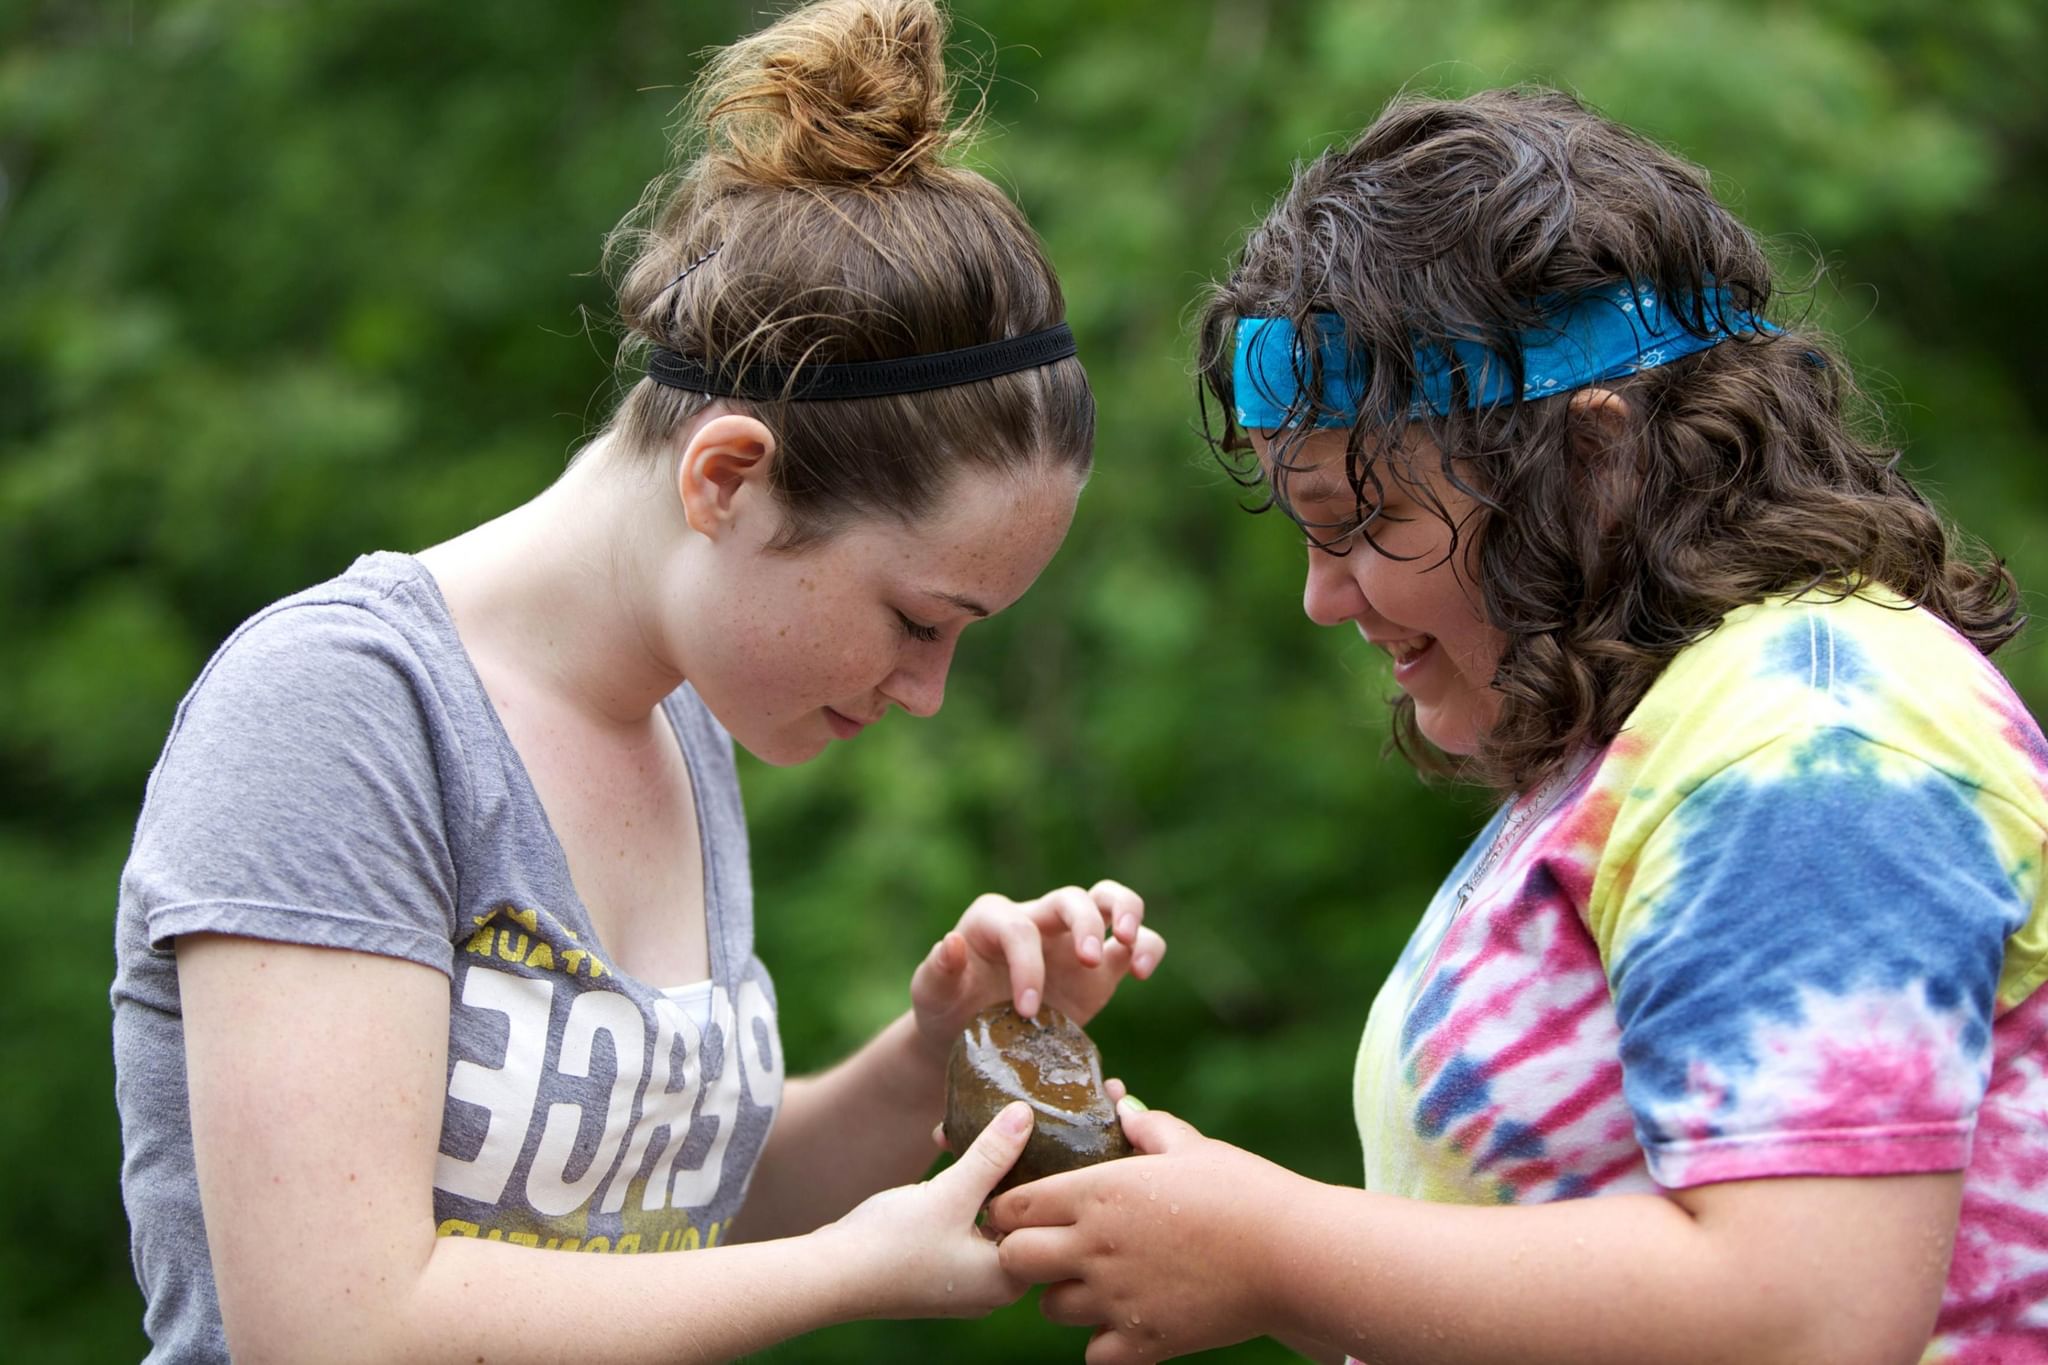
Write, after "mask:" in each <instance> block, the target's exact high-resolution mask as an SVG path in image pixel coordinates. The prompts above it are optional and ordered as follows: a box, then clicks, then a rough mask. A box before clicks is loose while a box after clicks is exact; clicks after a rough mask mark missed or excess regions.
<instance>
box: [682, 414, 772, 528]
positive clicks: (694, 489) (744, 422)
mask: <svg viewBox="0 0 2048 1365" xmlns="http://www.w3.org/2000/svg"><path fill="white" fill-rule="evenodd" d="M774 459H775V433H774V432H772V431H770V430H769V429H768V427H767V424H766V423H764V422H762V421H761V420H760V419H759V418H757V417H750V416H748V415H746V414H745V413H738V412H722V413H719V414H717V415H716V416H714V417H711V418H708V419H706V420H705V421H703V422H701V423H699V424H698V426H697V428H696V430H694V431H692V432H691V433H690V435H689V438H688V439H687V440H686V441H684V443H683V452H682V456H681V458H679V459H678V460H677V461H676V496H677V497H678V498H679V499H680V500H681V502H682V505H683V519H684V520H686V521H688V522H689V523H690V529H691V530H693V531H696V532H698V533H699V534H700V535H705V536H709V537H711V538H712V539H714V540H715V539H717V538H718V537H719V536H721V535H723V534H725V533H726V532H727V531H730V530H731V529H732V528H733V527H735V526H737V525H738V524H739V518H740V514H741V512H742V510H743V509H745V508H747V507H749V506H763V505H765V504H763V503H761V502H760V501H759V499H761V498H763V497H765V496H766V495H767V494H768V471H769V468H770V466H771V465H772V464H773V462H774Z"/></svg>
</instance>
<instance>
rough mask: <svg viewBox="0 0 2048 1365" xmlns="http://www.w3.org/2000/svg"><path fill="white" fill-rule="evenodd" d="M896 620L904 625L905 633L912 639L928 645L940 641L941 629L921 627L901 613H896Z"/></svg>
mask: <svg viewBox="0 0 2048 1365" xmlns="http://www.w3.org/2000/svg"><path fill="white" fill-rule="evenodd" d="M896 619H897V620H899V621H901V622H902V623H903V630H904V633H905V634H907V635H908V636H910V638H911V639H913V640H921V641H923V642H924V643H925V644H928V645H929V644H934V643H936V642H937V641H938V638H939V628H938V627H937V626H927V625H921V624H919V623H918V622H916V621H913V620H911V619H910V618H909V617H908V616H905V615H904V614H903V613H902V612H900V611H899V612H897V613H896Z"/></svg>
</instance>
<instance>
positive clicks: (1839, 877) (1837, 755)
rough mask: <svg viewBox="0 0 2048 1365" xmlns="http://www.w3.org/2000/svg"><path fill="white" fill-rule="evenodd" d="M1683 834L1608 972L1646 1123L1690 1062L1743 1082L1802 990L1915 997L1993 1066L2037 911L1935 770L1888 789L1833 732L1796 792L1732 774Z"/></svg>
mask: <svg viewBox="0 0 2048 1365" xmlns="http://www.w3.org/2000/svg"><path fill="white" fill-rule="evenodd" d="M1837 657H1838V659H1839V655H1838V656H1837ZM1672 818H1673V819H1675V820H1677V821H1679V825H1678V828H1677V830H1676V834H1675V837H1676V838H1677V840H1678V847H1677V856H1678V863H1679V871H1678V874H1677V875H1676V877H1674V878H1673V880H1672V884H1671V885H1670V887H1669V888H1668V889H1667V891H1666V893H1665V895H1664V896H1663V897H1662V899H1661V901H1660V903H1659V904H1658V905H1656V906H1655V907H1653V908H1652V910H1651V912H1650V921H1649V923H1648V924H1647V925H1646V926H1645V927H1644V928H1643V929H1642V930H1641V931H1639V933H1638V934H1637V936H1636V937H1635V939H1634V941H1633V942H1632V943H1631V944H1630V945H1629V947H1628V949H1627V951H1626V952H1625V953H1624V954H1623V956H1622V958H1621V960H1620V961H1619V962H1618V963H1617V964H1616V966H1615V969H1614V973H1613V980H1614V987H1615V1009H1616V1013H1617V1016H1618V1017H1619V1020H1620V1023H1621V1028H1622V1063H1623V1068H1624V1087H1625V1089H1626V1091H1627V1093H1628V1096H1629V1100H1630V1103H1631V1105H1632V1107H1633V1108H1634V1109H1635V1111H1636V1113H1637V1115H1638V1116H1639V1117H1645V1116H1647V1115H1648V1114H1649V1113H1650V1112H1652V1107H1653V1105H1654V1104H1655V1102H1656V1101H1659V1100H1664V1099H1671V1098H1676V1097H1678V1096H1680V1095H1682V1094H1683V1093H1684V1092H1685V1091H1686V1089H1687V1077H1688V1072H1689V1071H1690V1069H1691V1067H1692V1066H1693V1064H1694V1063H1696V1062H1708V1063H1711V1064H1713V1065H1714V1066H1716V1067H1717V1068H1719V1070H1720V1072H1721V1074H1723V1075H1724V1076H1728V1077H1730V1078H1731V1079H1733V1080H1735V1081H1736V1082H1737V1083H1739V1082H1740V1079H1741V1078H1742V1077H1743V1076H1745V1075H1747V1074H1748V1073H1749V1072H1751V1071H1752V1070H1753V1068H1754V1065H1755V1058H1753V1057H1752V1056H1751V1055H1750V1052H1749V1040H1750V1038H1751V1036H1752V1033H1753V1030H1754V1028H1755V1026H1756V1023H1757V1022H1758V1018H1759V1016H1762V1017H1765V1018H1770V1019H1777V1020H1783V1021H1787V1022H1795V1023H1796V1022H1798V1020H1799V1018H1800V1011H1799V993H1800V991H1801V990H1802V989H1809V990H1811V989H1820V990H1826V991H1830V992H1834V993H1836V994H1846V993H1847V992H1849V991H1851V990H1854V989H1857V988H1859V987H1872V986H1876V987H1881V988H1884V989H1889V990H1897V991H1907V990H1910V989H1911V988H1912V987H1914V986H1915V985H1918V986H1919V987H1920V988H1921V989H1922V990H1923V991H1924V993H1925V997H1926V999H1927V1000H1928V1001H1929V1002H1930V1003H1931V1004H1933V1005H1935V1006H1936V1007H1938V1008H1945V1009H1949V1010H1951V1011H1955V1012H1957V1013H1959V1014H1961V1015H1962V1016H1963V1019H1962V1024H1963V1028H1962V1030H1961V1042H1962V1045H1963V1046H1964V1048H1966V1049H1967V1050H1968V1052H1969V1053H1971V1054H1972V1055H1981V1054H1982V1052H1983V1049H1984V1048H1985V1046H1986V1044H1987V1043H1988V1042H1989V1039H1990V1028H1991V1014H1992V1009H1993V1003H1994V994H1995V991H1996V988H1997V984H1998V974H1999V969H2000V966H2001V961H2002V957H2003V952H2004V944H2005V939H2006V937H2007V936H2008V935H2009V934H2011V933H2012V932H2013V931H2014V930H2016V929H2017V928H2018V927H2019V926H2020V924H2021V923H2023V922H2024V920H2025V918H2026V914H2027V910H2028V907H2027V905H2026V903H2025V902H2024V901H2022V900H2021V898H2020V897H2019V895H2018V894H2017V893H2016V891H2015V888H2014V886H2013V882H2012V879H2011V877H2010V876H2009V875H2008V874H2007V872H2006V870H2005V868H2004V867H2002V866H2001V865H2000V863H1999V860H1998V856H1997V854H1996V853H1995V852H1994V850H1993V848H1992V846H1991V843H1990V840H1989V837H1988V833H1987V830H1986V828H1985V824H1984V821H1983V819H1982V817H1981V816H1980V815H1979V814H1978V813H1977V811H1976V810H1975V809H1974V808H1973V807H1972V805H1971V804H1970V803H1969V801H1968V800H1967V799H1966V797H1965V789H1962V788H1959V787H1958V786H1957V784H1955V783H1954V782H1952V781H1950V780H1949V779H1948V778H1946V777H1944V776H1942V775H1941V774H1939V773H1937V772H1934V771H1932V770H1928V771H1926V773H1925V775H1924V776H1922V777H1919V778H1918V779H1916V780H1912V781H1906V782H1899V781H1893V780H1888V779H1886V778H1884V777H1882V776H1880V775H1879V773H1878V772H1877V770H1876V768H1875V767H1874V765H1873V763H1872V762H1871V753H1870V750H1869V741H1867V740H1864V739H1863V738H1862V737H1861V736H1859V735H1856V734H1854V733H1853V732H1851V731H1846V730H1840V729H1833V730H1827V731H1823V732H1820V733H1818V734H1817V735H1815V736H1813V737H1812V739H1811V741H1810V742H1809V743H1808V744H1807V745H1806V746H1805V748H1804V749H1803V750H1802V752H1801V753H1799V754H1798V755H1797V756H1796V761H1795V762H1794V764H1793V765H1792V772H1791V773H1790V774H1789V775H1787V776H1784V777H1774V778H1767V779H1763V780H1756V779H1751V778H1748V777H1744V776H1739V775H1734V774H1723V775H1722V776H1720V777H1718V778H1716V779H1715V780H1713V781H1711V782H1709V783H1707V784H1705V785H1704V786H1702V787H1701V788H1700V789H1699V790H1698V791H1697V792H1696V793H1695V794H1694V795H1693V796H1692V797H1691V798H1690V799H1689V800H1688V801H1687V802H1686V804H1685V805H1684V806H1682V807H1680V809H1679V810H1678V811H1677V812H1675V813H1674V815H1673V817H1672ZM1647 1127H1648V1131H1646V1132H1645V1136H1646V1137H1648V1138H1650V1139H1652V1140H1659V1139H1661V1138H1663V1137H1665V1136H1666V1135H1664V1134H1661V1133H1657V1132H1655V1131H1654V1129H1655V1125H1654V1123H1650V1124H1648V1125H1647Z"/></svg>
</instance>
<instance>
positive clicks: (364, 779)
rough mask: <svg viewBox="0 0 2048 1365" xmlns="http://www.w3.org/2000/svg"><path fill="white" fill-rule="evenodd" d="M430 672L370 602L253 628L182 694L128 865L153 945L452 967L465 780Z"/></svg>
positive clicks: (279, 613)
mask: <svg viewBox="0 0 2048 1365" xmlns="http://www.w3.org/2000/svg"><path fill="white" fill-rule="evenodd" d="M449 734H450V730H449V728H448V726H447V725H446V724H445V718H443V717H442V716H441V715H440V714H439V705H438V701H437V698H436V693H435V690H434V687H433V683H432V679H431V677H430V676H429V674H428V673H427V671H426V669H425V668H424V666H423V665H422V663H421V661H420V659H419V657H418V655H417V653H416V652H415V651H414V650H413V649H412V648H411V646H410V644H409V643H408V641H407V639H406V637H405V636H404V635H403V634H402V633H401V632H400V631H399V630H397V629H396V628H395V627H394V626H393V625H391V624H390V623H389V622H386V621H385V620H383V619H382V618H380V617H379V616H377V615H376V614H375V613H373V612H372V611H369V610H367V609H366V608H364V607H361V606H358V605H352V604H344V603H311V604H304V605H294V606H285V607H282V608H279V609H277V610H274V611H272V612H271V613H269V614H268V615H265V616H263V617H260V618H258V619H257V620H256V621H254V622H252V623H251V624H250V625H248V626H246V627H244V628H243V630H242V631H241V632H239V633H238V634H237V635H236V636H235V637H233V638H232V639H231V640H230V641H229V643H228V644H227V645H225V646H223V648H222V650H221V651H220V653H219V654H217V655H216V656H215V657H214V659H213V661H212V662H211V663H210V664H209V665H208V667H207V670H206V672H205V673H204V674H202V675H201V677H200V680H199V682H198V683H196V684H195V685H194V687H193V689H192V691H191V693H190V694H189V695H188V696H187V697H186V699H185V702H184V704H183V705H182V706H181V707H180V709H179V715H178V720H177V723H176V726H175V728H174V729H173V731H172V734H171V738H170V740H169V741H168V743H167V744H166V745H165V748H164V753H163V756H162V758H161V759H160V760H159V762H158V765H157V769H156V772H155V773H154V774H153V775H152V776H151V779H150V788H149V794H148V796H147V798H146V800H145V803H144V807H143V812H142V816H141V819H140V820H139V822H138V824H137V829H136V841H135V847H134V850H133V851H132V853H131V854H130V857H129V864H128V867H127V870H126V871H125V873H124V875H123V885H122V893H123V897H124V899H128V898H132V900H133V902H134V905H135V908H136V909H137V910H139V912H140V914H141V916H142V919H143V923H144V925H145V926H146V932H147V937H148V941H149V944H150V947H151V948H153V949H156V950H158V951H164V950H167V949H168V948H169V947H170V946H171V941H172V940H173V939H175V938H176V937H177V936H178V935H180V934H187V933H198V932H210V933H222V934H236V935H242V936H246V937H251V938H261V939H270V940H275V941H278V942H285V943H298V944H308V945H314V946H320V947H333V948H347V949H353V950H356V951H360V952H369V953H379V954H383V955H385V956H390V957H398V958H405V959H407V960H410V961H414V962H418V963H421V964H423V965H425V966H429V967H433V968H435V969H436V970H439V971H442V972H448V971H450V970H451V968H452V965H453V960H454V949H453V942H454V937H455V933H456V923H455V918H456V917H455V906H456V903H457V895H456V872H455V862H454V858H453V856H452V855H451V852H450V847H449V838H448V828H449V820H448V806H449V804H450V801H451V797H453V796H456V795H458V794H459V791H460V784H459V783H457V782H455V781H454V780H452V779H453V774H452V773H451V772H450V771H449V769H450V768H451V766H452V765H455V763H456V755H455V752H454V750H453V746H452V741H451V740H450V739H449V738H448V736H449Z"/></svg>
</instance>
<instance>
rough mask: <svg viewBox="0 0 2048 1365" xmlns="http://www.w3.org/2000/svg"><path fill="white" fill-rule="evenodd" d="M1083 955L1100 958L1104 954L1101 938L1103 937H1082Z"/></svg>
mask: <svg viewBox="0 0 2048 1365" xmlns="http://www.w3.org/2000/svg"><path fill="white" fill-rule="evenodd" d="M1081 956H1083V957H1098V958H1099V957H1101V956H1102V940H1101V939H1099V938H1084V939H1082V940H1081Z"/></svg>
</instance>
